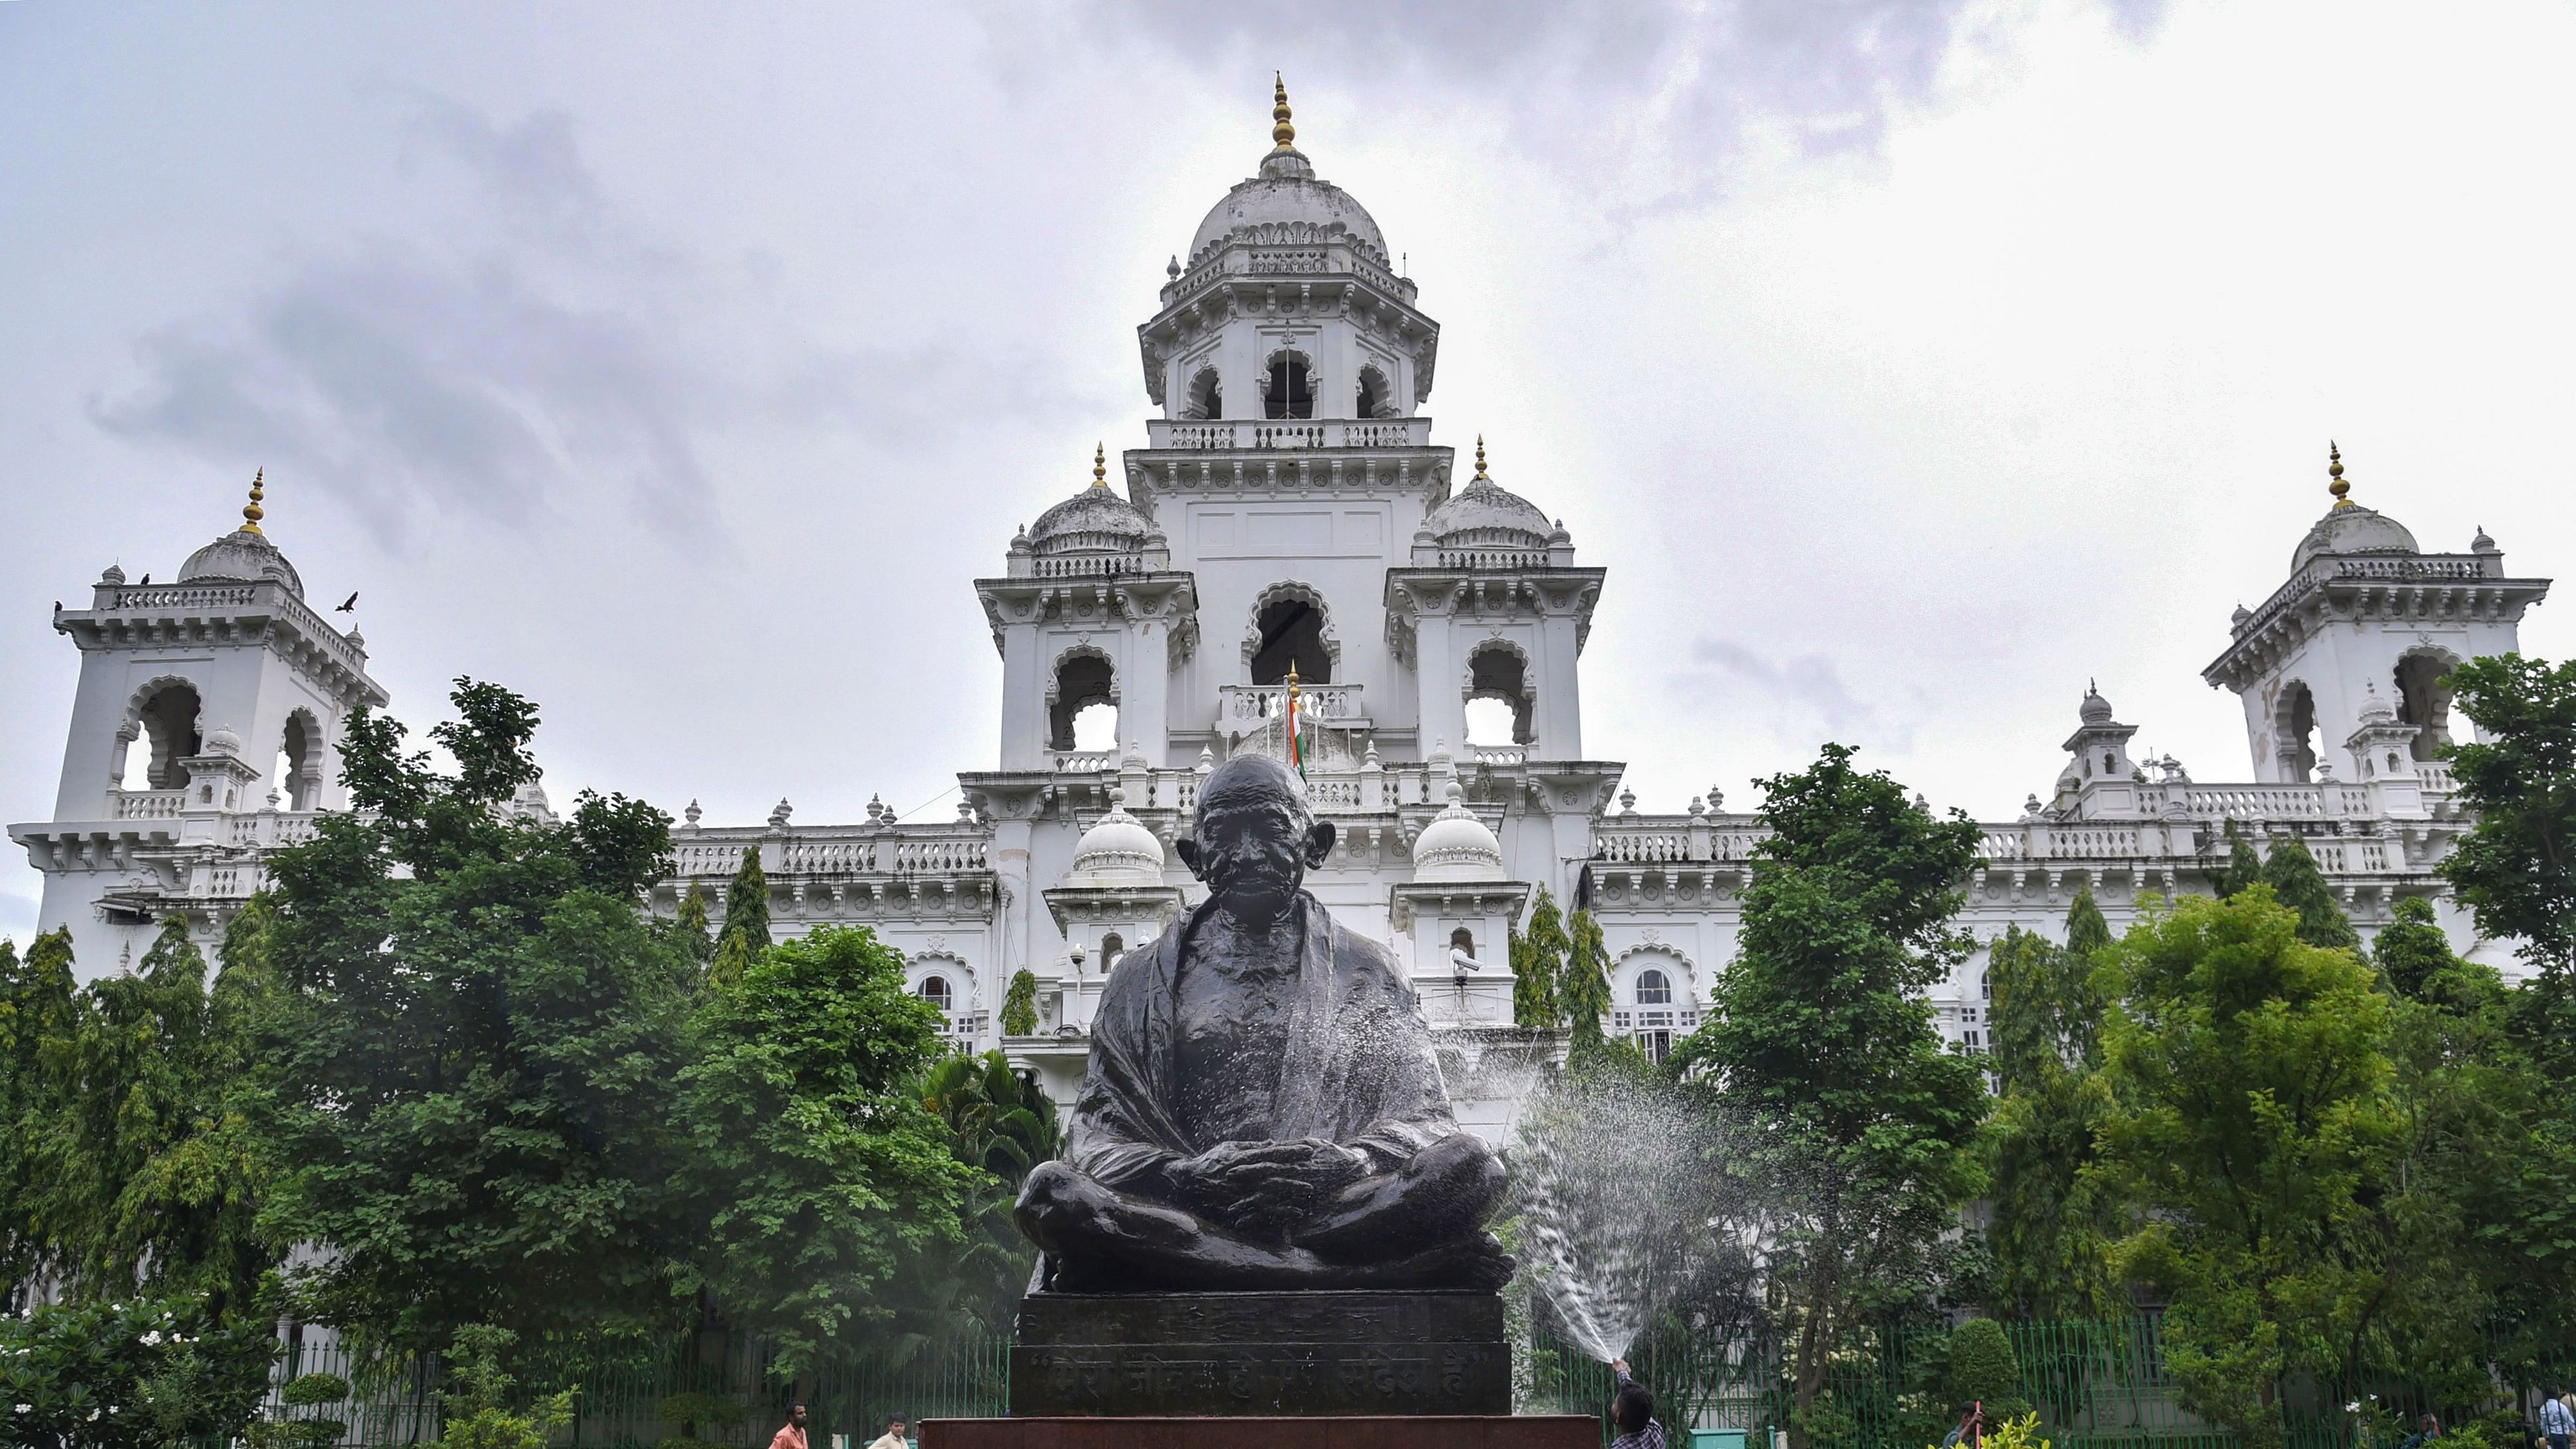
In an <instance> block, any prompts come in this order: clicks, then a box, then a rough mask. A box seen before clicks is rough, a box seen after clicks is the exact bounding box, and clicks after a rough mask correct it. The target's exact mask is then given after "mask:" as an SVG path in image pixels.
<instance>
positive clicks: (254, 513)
mask: <svg viewBox="0 0 2576 1449" xmlns="http://www.w3.org/2000/svg"><path fill="white" fill-rule="evenodd" d="M267 479H268V470H267V469H266V468H262V469H259V470H258V471H257V472H254V473H252V474H251V475H250V502H248V503H245V504H243V505H242V532H244V533H259V536H260V537H262V538H266V537H268V535H267V534H265V533H260V529H259V521H260V520H261V519H263V518H266V517H267V516H268V510H267V509H265V508H262V507H260V506H259V500H260V498H261V496H262V490H261V487H260V485H261V484H262V483H264V482H266V481H267Z"/></svg>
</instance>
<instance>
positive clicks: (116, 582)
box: [98, 564, 125, 589]
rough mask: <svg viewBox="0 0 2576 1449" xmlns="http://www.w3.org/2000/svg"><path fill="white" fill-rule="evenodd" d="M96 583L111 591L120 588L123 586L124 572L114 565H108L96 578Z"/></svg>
mask: <svg viewBox="0 0 2576 1449" xmlns="http://www.w3.org/2000/svg"><path fill="white" fill-rule="evenodd" d="M98 581H99V582H100V583H102V584H105V585H107V586H108V587H109V588H111V589H114V588H122V587H124V585H125V570H124V569H123V568H120V567H119V566H117V565H115V564H109V565H108V566H107V571H106V572H105V573H102V574H100V575H99V576H98Z"/></svg>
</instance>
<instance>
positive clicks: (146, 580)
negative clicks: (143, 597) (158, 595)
mask: <svg viewBox="0 0 2576 1449" xmlns="http://www.w3.org/2000/svg"><path fill="white" fill-rule="evenodd" d="M151 586H152V576H151V575H150V574H145V575H144V576H143V582H142V583H139V584H136V585H135V587H136V588H138V589H143V588H150V587H151Z"/></svg>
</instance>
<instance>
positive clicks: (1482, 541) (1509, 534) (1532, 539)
mask: <svg viewBox="0 0 2576 1449" xmlns="http://www.w3.org/2000/svg"><path fill="white" fill-rule="evenodd" d="M1477 451H1478V452H1479V453H1482V452H1483V451H1484V450H1483V447H1482V445H1479V446H1478V449H1477ZM1422 530H1423V532H1425V533H1428V534H1430V535H1431V536H1432V538H1433V539H1434V540H1436V541H1437V542H1438V543H1439V544H1440V546H1441V547H1442V548H1529V549H1539V548H1546V547H1547V546H1548V544H1549V542H1550V541H1551V539H1552V538H1553V536H1554V535H1555V534H1556V533H1557V532H1558V529H1557V526H1556V525H1555V524H1553V523H1551V522H1549V521H1548V517H1547V515H1546V514H1544V513H1541V512H1539V511H1538V508H1537V506H1536V505H1534V504H1532V503H1531V502H1530V501H1529V500H1528V499H1526V498H1523V497H1521V496H1520V495H1519V494H1517V493H1510V492H1506V491H1505V490H1504V489H1503V487H1502V485H1501V484H1498V483H1496V482H1495V481H1494V480H1493V479H1491V478H1488V477H1486V476H1485V474H1484V470H1483V469H1482V468H1481V467H1480V468H1479V469H1478V470H1477V473H1476V476H1475V478H1474V479H1473V480H1472V481H1470V482H1469V483H1468V484H1467V486H1466V487H1465V488H1464V489H1462V490H1460V491H1459V493H1458V495H1457V496H1456V497H1454V498H1452V499H1450V500H1449V501H1448V502H1446V503H1443V504H1441V505H1440V506H1439V507H1438V508H1435V509H1433V510H1431V516H1430V517H1429V518H1426V519H1424V520H1422Z"/></svg>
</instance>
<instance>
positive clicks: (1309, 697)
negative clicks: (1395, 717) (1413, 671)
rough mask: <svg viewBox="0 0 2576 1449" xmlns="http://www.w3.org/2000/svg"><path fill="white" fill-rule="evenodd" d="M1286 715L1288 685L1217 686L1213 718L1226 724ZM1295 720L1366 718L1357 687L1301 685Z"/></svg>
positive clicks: (1346, 685)
mask: <svg viewBox="0 0 2576 1449" xmlns="http://www.w3.org/2000/svg"><path fill="white" fill-rule="evenodd" d="M1287 713H1288V686H1286V685H1284V684H1225V685H1219V686H1218V687H1217V718H1219V719H1220V720H1223V721H1225V722H1227V723H1229V724H1236V723H1245V722H1250V721H1257V720H1267V719H1278V718H1279V717H1281V716H1283V715H1285V714H1287ZM1297 717H1298V718H1299V719H1301V720H1309V719H1311V720H1330V721H1335V722H1339V721H1345V720H1350V721H1356V720H1365V719H1367V718H1368V714H1367V712H1366V711H1365V710H1364V709H1363V708H1362V707H1361V704H1360V686H1358V685H1356V684H1301V685H1299V686H1297Z"/></svg>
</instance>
